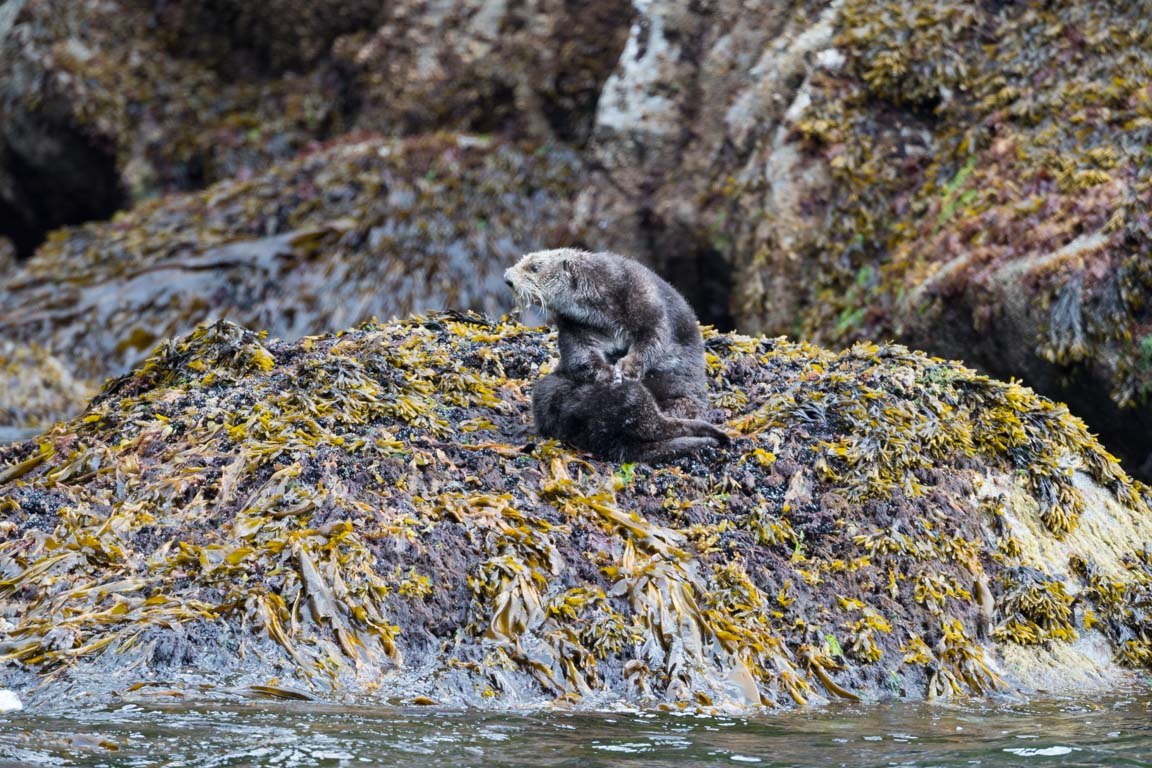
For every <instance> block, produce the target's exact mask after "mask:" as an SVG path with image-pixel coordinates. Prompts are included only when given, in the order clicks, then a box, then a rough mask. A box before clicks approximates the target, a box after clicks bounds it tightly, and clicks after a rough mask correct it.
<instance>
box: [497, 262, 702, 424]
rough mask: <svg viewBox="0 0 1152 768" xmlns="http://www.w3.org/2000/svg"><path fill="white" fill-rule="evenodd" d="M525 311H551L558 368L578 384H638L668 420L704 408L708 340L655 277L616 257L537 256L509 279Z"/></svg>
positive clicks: (675, 295) (683, 306) (510, 273)
mask: <svg viewBox="0 0 1152 768" xmlns="http://www.w3.org/2000/svg"><path fill="white" fill-rule="evenodd" d="M504 280H505V281H506V282H507V283H508V285H509V286H510V287H511V288H512V290H513V291H514V292H515V293H516V295H517V297H518V298H519V299H520V301H521V303H522V304H528V303H534V304H538V305H540V306H541V307H543V308H544V309H546V310H548V311H549V312H550V313H551V314H552V317H553V321H554V322H555V323H556V329H557V331H558V344H559V347H560V365H559V367H558V368H557V370H556V373H558V374H560V375H562V376H566V377H568V378H569V379H571V380H572V381H575V382H585V383H590V382H606V381H621V380H623V379H634V380H637V381H640V382H642V383H643V385H644V386H645V387H646V388H647V389H648V391H649V392H651V393H652V395H653V396H654V397H655V398H656V403H657V404H658V406H659V407H660V410H662V411H663V412H664V413H665V414H667V415H669V416H677V417H681V418H688V419H694V418H699V417H700V415H701V414H703V413H704V412H705V411H706V409H707V402H708V400H707V392H708V382H707V379H706V378H705V369H704V339H703V337H702V336H701V335H700V326H699V324H698V323H697V321H696V315H695V313H693V312H692V308H691V307H689V306H688V302H687V301H685V300H684V297H683V296H681V295H680V294H679V293H677V291H676V289H675V288H673V287H672V286H671V285H669V284H668V283H666V282H665V281H664V280H663V279H661V278H660V277H659V276H658V275H657V274H656V273H655V272H653V271H652V270H650V269H648V268H647V267H645V266H644V265H643V264H640V263H639V262H636V261H633V260H632V259H628V258H625V257H623V256H618V255H616V254H614V253H589V252H587V251H580V250H576V249H574V248H559V249H556V250H550V251H536V252H535V253H529V254H527V255H525V256H524V257H522V258H521V259H520V261H518V262H517V263H516V265H515V266H513V267H511V268H510V269H508V270H507V271H505V272H504Z"/></svg>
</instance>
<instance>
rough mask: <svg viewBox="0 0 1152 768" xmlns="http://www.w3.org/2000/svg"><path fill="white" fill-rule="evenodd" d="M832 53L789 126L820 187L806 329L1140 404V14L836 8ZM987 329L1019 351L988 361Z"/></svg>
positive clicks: (1143, 325)
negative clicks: (935, 353) (1088, 380)
mask: <svg viewBox="0 0 1152 768" xmlns="http://www.w3.org/2000/svg"><path fill="white" fill-rule="evenodd" d="M835 42H836V47H837V49H838V50H839V51H840V52H841V53H843V54H844V56H845V60H846V65H845V66H844V67H843V68H842V69H838V70H835V71H831V70H824V69H821V70H818V71H816V72H814V73H813V74H812V87H811V89H810V92H811V94H810V95H811V104H810V105H809V106H808V107H807V109H806V110H805V111H804V112H803V114H802V115H801V116H800V117H799V118H798V120H797V121H796V124H795V126H794V131H795V134H794V135H795V136H796V137H797V138H798V139H799V141H800V143H801V144H802V145H803V146H805V147H806V148H807V150H808V151H809V152H812V153H815V154H817V155H819V156H820V157H822V158H823V159H824V160H825V162H826V165H827V168H828V170H829V172H830V174H831V176H832V179H833V184H832V185H831V187H830V189H829V193H828V194H829V195H830V201H829V205H828V208H827V212H826V216H825V219H824V226H821V227H815V228H813V231H812V232H811V233H810V236H808V237H807V239H806V240H805V241H804V242H802V243H800V244H798V245H796V251H797V253H798V254H799V256H800V257H801V258H802V259H804V260H805V261H804V262H803V263H805V270H806V272H805V273H806V274H807V275H808V276H809V277H810V278H811V279H808V280H805V281H804V282H803V284H801V285H798V286H797V287H796V290H798V291H800V292H801V296H800V297H799V298H798V300H797V304H798V326H799V329H800V331H801V333H802V335H803V336H804V337H806V338H812V339H819V340H822V341H824V342H827V343H833V344H837V345H846V344H849V343H851V342H852V341H854V340H857V339H869V338H872V339H874V338H882V337H885V336H893V335H895V336H897V337H898V338H904V339H907V340H911V341H912V342H913V343H915V344H916V345H918V346H920V345H922V346H926V347H928V348H930V349H932V348H934V349H936V350H944V353H945V354H949V355H963V356H965V357H966V359H971V360H972V361H973V362H978V363H979V364H981V365H983V366H985V367H986V369H988V370H993V371H996V372H998V373H1000V374H1001V375H1004V376H1007V375H1009V374H1014V375H1025V374H1026V375H1028V376H1034V377H1035V378H1036V380H1037V383H1038V384H1039V383H1040V378H1041V375H1044V376H1054V377H1056V378H1058V377H1059V375H1065V376H1066V375H1067V374H1068V373H1069V372H1072V373H1076V372H1077V371H1083V370H1085V369H1087V370H1090V371H1091V373H1092V375H1093V376H1096V377H1099V379H1100V380H1102V381H1103V382H1104V385H1103V392H1102V394H1103V395H1104V396H1105V397H1107V395H1108V391H1109V390H1110V394H1111V398H1112V399H1113V400H1114V402H1115V403H1116V405H1117V406H1120V407H1129V406H1136V405H1140V404H1146V402H1147V399H1148V397H1149V395H1150V394H1152V317H1150V316H1149V304H1148V300H1147V298H1148V296H1149V293H1150V292H1152V269H1150V267H1149V263H1150V262H1149V259H1148V252H1149V250H1150V249H1152V229H1150V225H1149V216H1148V209H1149V205H1150V204H1152V163H1150V162H1149V160H1148V154H1147V147H1148V145H1149V143H1150V141H1152V92H1150V91H1149V88H1148V83H1149V81H1150V79H1152V53H1150V51H1152V44H1150V43H1152V23H1150V22H1149V19H1148V15H1147V7H1146V5H1145V4H1143V3H1082V2H1070V1H1068V0H1061V1H1059V2H1046V3H1038V2H1024V3H971V2H944V3H937V2H925V1H924V0H885V1H884V2H871V1H870V0H846V2H845V3H844V4H843V6H842V8H841V14H840V16H839V20H838V35H837V38H836V41H835ZM771 255H772V251H771V250H765V251H763V252H762V258H771ZM1021 297H1025V298H1023V299H1021ZM764 300H765V299H764V297H757V296H755V295H752V294H748V295H746V296H745V297H744V301H745V304H746V306H745V307H744V308H743V309H744V312H745V313H747V314H750V315H752V316H755V315H756V314H758V313H759V314H763V307H760V308H758V307H757V305H756V302H757V301H764ZM1006 318H1007V320H1006V321H1005V319H1006ZM942 326H943V331H942V328H941V327H942ZM958 329H970V330H967V331H963V332H962V331H961V330H958ZM782 330H788V331H792V330H793V329H792V328H788V329H782ZM988 333H995V334H1000V335H1003V336H1009V337H1011V338H1008V339H1004V338H1001V339H1000V340H999V341H1000V343H999V344H998V345H996V346H995V349H996V350H1003V349H1004V348H1006V347H1009V348H1016V347H1019V349H1020V350H1021V354H1019V355H1008V356H1004V355H1000V354H998V353H997V352H995V351H993V352H991V353H988V352H987V351H982V345H981V343H980V336H981V335H983V334H988ZM958 337H959V340H957V338H958ZM1017 337H1022V338H1021V339H1020V341H1018V342H1017V341H1014V340H1013V339H1015V338H1017ZM1029 355H1031V358H1029ZM1006 358H1007V359H1006ZM1021 358H1025V359H1027V360H1028V362H1027V363H1023V362H1021ZM1048 363H1051V364H1055V365H1056V366H1059V367H1061V369H1062V370H1063V371H1064V372H1065V373H1064V374H1051V373H1049V372H1048V371H1049V369H1048V368H1045V367H1044V365H1045V364H1048ZM1041 372H1043V373H1041ZM1047 384H1048V382H1045V385H1046V386H1047ZM1048 391H1049V394H1052V393H1053V392H1060V391H1061V390H1060V389H1059V384H1058V383H1056V384H1052V385H1051V386H1050V387H1049V389H1048ZM1075 394H1076V393H1075V391H1074V388H1073V389H1070V390H1069V394H1067V396H1068V397H1072V396H1074V395H1075ZM1085 410H1087V408H1085ZM1116 418H1117V419H1123V417H1122V416H1117V417H1116Z"/></svg>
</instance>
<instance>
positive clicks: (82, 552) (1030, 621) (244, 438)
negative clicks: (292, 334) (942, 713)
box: [0, 313, 1152, 709]
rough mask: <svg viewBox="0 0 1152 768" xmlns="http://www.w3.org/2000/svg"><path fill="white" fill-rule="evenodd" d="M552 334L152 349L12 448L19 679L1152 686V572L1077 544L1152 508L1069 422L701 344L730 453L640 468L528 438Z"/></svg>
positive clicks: (933, 370) (853, 372) (387, 331)
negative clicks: (1124, 675) (1057, 655)
mask: <svg viewBox="0 0 1152 768" xmlns="http://www.w3.org/2000/svg"><path fill="white" fill-rule="evenodd" d="M553 341H554V339H553V337H552V336H550V335H549V334H547V333H545V332H544V331H542V330H540V329H532V328H527V327H524V326H521V325H518V324H514V323H511V322H508V321H507V320H500V321H494V320H489V319H486V318H485V317H483V316H480V315H477V314H470V313H448V314H436V315H426V316H419V315H417V316H412V317H410V318H408V319H406V320H403V321H393V322H389V323H385V324H379V323H369V324H366V325H363V326H361V327H359V328H356V329H354V330H349V331H346V332H343V333H338V334H333V335H326V336H312V337H306V338H304V339H301V340H299V341H295V342H283V341H275V340H272V339H270V338H268V337H266V336H265V335H263V334H258V333H254V332H252V331H248V330H245V329H243V328H241V327H240V326H237V325H234V324H231V323H228V322H218V323H214V324H211V325H207V326H203V327H200V328H198V329H196V330H195V331H194V332H193V333H191V334H190V335H187V336H185V337H183V338H179V339H176V340H173V341H168V342H165V343H163V344H161V345H160V346H159V347H157V348H156V349H155V350H154V351H153V353H152V355H151V356H150V357H149V358H148V360H147V361H146V362H145V363H144V364H143V365H142V366H141V367H140V368H139V369H138V370H136V371H135V372H133V373H132V374H130V375H127V376H123V377H121V378H118V379H114V380H111V381H109V382H108V383H107V385H106V386H105V388H104V389H103V391H102V392H101V393H100V394H99V395H98V396H97V397H96V398H95V399H94V400H93V401H92V402H91V403H90V405H89V407H88V409H87V410H86V411H85V413H84V414H83V415H82V416H80V417H78V418H76V419H75V420H73V421H71V422H67V423H63V424H60V425H57V426H56V427H54V428H53V429H51V430H49V431H48V432H46V433H45V434H44V435H43V436H42V437H40V438H39V439H37V440H35V441H31V442H27V443H23V444H19V445H14V446H10V447H7V448H4V449H0V509H2V510H4V511H5V513H6V514H5V518H6V522H5V523H4V524H3V525H2V526H0V596H2V597H3V601H2V602H3V605H4V606H5V608H4V614H3V619H4V621H5V622H7V624H6V627H7V631H6V632H5V634H4V636H3V638H2V639H0V682H4V683H5V684H6V685H12V684H16V682H17V681H18V680H20V679H26V678H29V677H32V676H38V677H39V678H41V683H42V684H41V686H40V688H39V690H40V691H41V692H42V695H49V693H48V692H51V691H53V690H59V689H58V688H57V687H56V686H58V685H64V684H66V683H67V682H69V681H72V682H81V683H83V684H84V685H85V686H86V687H87V688H88V689H89V690H92V689H93V688H95V689H97V690H107V689H108V688H109V687H112V688H116V689H118V690H120V691H121V692H122V693H124V692H126V691H127V692H131V691H133V690H136V688H135V687H134V686H135V684H136V682H137V681H139V680H144V679H157V678H160V679H163V677H164V676H165V675H166V674H173V673H174V672H175V670H177V669H179V670H180V671H181V674H182V675H185V676H186V675H188V674H189V673H197V676H195V677H193V678H187V677H185V678H184V679H194V680H197V681H199V682H202V683H211V684H224V683H225V682H226V681H234V680H242V681H246V682H248V683H255V684H257V685H258V686H259V688H258V690H268V691H271V690H281V689H282V688H292V689H293V690H295V689H301V688H303V689H312V690H314V691H316V692H319V693H325V694H327V693H330V692H331V691H332V690H333V689H336V690H343V691H352V692H355V693H375V694H376V695H382V696H384V697H386V698H389V699H393V700H407V701H419V702H424V703H427V702H430V701H435V702H440V703H448V704H472V705H477V706H513V705H519V704H527V703H534V702H535V703H543V702H548V701H553V702H567V703H572V704H582V705H589V706H594V705H603V704H604V703H606V702H610V701H622V700H623V701H629V702H632V703H637V704H641V705H646V706H665V707H690V708H702V709H713V708H734V707H735V708H742V707H749V706H775V705H791V704H795V703H800V702H807V701H813V700H819V699H822V698H847V699H856V698H863V697H875V696H878V695H884V694H886V693H892V692H895V693H904V694H907V695H913V696H916V695H920V696H923V695H928V696H941V695H959V694H980V693H984V692H987V691H991V690H997V689H1001V688H1004V687H1010V686H1012V685H1013V680H1012V678H1011V675H1010V674H1009V673H1008V672H1006V671H1005V670H1004V669H1003V668H1002V667H1001V665H1000V662H999V661H998V653H997V645H996V644H995V643H994V642H993V640H992V639H989V638H990V637H994V638H995V640H997V641H998V642H1001V643H1021V644H1031V645H1030V646H1029V647H1036V648H1039V649H1040V650H1041V651H1042V650H1043V648H1044V647H1045V644H1047V643H1062V642H1067V641H1068V640H1069V639H1070V638H1072V637H1074V636H1075V635H1076V634H1077V633H1078V632H1085V631H1098V632H1102V633H1103V634H1104V635H1105V636H1106V637H1107V638H1108V639H1110V640H1111V642H1112V643H1113V644H1114V645H1115V647H1116V648H1117V651H1118V656H1119V657H1121V658H1122V659H1123V660H1125V661H1126V662H1128V663H1130V664H1133V665H1136V666H1142V667H1147V666H1148V665H1149V664H1150V663H1152V662H1150V659H1152V653H1150V652H1149V646H1148V643H1147V640H1146V638H1147V637H1148V636H1149V634H1148V629H1149V624H1148V617H1147V616H1146V615H1145V612H1144V609H1143V608H1142V607H1141V606H1142V605H1143V604H1144V603H1145V602H1146V599H1145V597H1143V596H1144V595H1145V593H1146V592H1147V590H1148V588H1149V587H1148V585H1149V583H1150V582H1149V579H1148V577H1147V572H1148V568H1147V563H1148V560H1147V558H1146V556H1145V555H1144V554H1143V552H1140V551H1135V549H1134V548H1133V547H1132V546H1131V545H1130V544H1129V543H1128V540H1127V539H1123V538H1122V537H1118V536H1104V535H1102V534H1099V533H1097V532H1096V524H1095V522H1093V524H1092V525H1088V524H1084V525H1078V523H1079V522H1080V521H1081V520H1088V519H1089V518H1091V516H1092V515H1093V514H1099V510H1096V509H1095V507H1094V506H1093V505H1095V504H1098V503H1100V502H1099V499H1097V498H1096V497H1095V496H1093V497H1091V499H1092V500H1091V503H1090V501H1089V496H1086V494H1089V491H1088V490H1085V489H1087V488H1089V487H1091V488H1096V489H1097V490H1096V491H1092V492H1091V493H1098V494H1102V495H1104V496H1107V497H1108V498H1110V499H1112V501H1110V502H1109V503H1110V504H1112V505H1113V506H1112V507H1111V508H1110V510H1109V513H1110V514H1111V515H1112V516H1113V519H1114V520H1123V521H1126V522H1125V525H1129V526H1130V527H1131V529H1132V530H1133V531H1135V532H1136V534H1135V535H1137V537H1140V536H1142V537H1143V538H1144V540H1148V539H1152V512H1150V510H1149V508H1148V502H1149V498H1150V497H1149V493H1148V489H1147V488H1145V487H1144V486H1142V485H1140V484H1139V483H1136V482H1134V481H1132V480H1130V479H1129V478H1128V477H1127V476H1126V475H1125V474H1124V472H1123V471H1122V470H1121V469H1120V467H1119V466H1118V464H1117V462H1116V461H1115V459H1113V458H1112V457H1111V456H1110V455H1109V454H1107V453H1106V452H1105V451H1104V450H1103V449H1102V448H1101V447H1100V446H1099V444H1098V443H1097V442H1096V441H1095V440H1094V439H1092V438H1091V437H1090V436H1089V435H1088V434H1087V433H1086V432H1085V431H1084V428H1083V425H1082V424H1081V423H1080V422H1079V421H1078V420H1077V419H1075V418H1074V417H1072V416H1070V415H1069V414H1068V413H1067V411H1066V410H1065V409H1063V408H1062V407H1060V406H1057V405H1055V404H1053V403H1051V402H1050V401H1048V400H1045V399H1044V398H1042V397H1039V396H1037V395H1035V394H1034V393H1032V392H1031V391H1029V390H1027V389H1025V388H1023V387H1020V386H1019V385H1016V384H1012V383H1003V382H997V381H994V380H991V379H988V378H986V377H983V376H979V375H977V374H975V373H974V372H972V371H971V370H969V369H966V368H964V367H962V366H960V365H958V364H955V363H949V362H945V361H942V360H939V359H935V358H930V357H927V356H925V355H923V354H919V353H914V352H910V351H908V350H907V349H905V348H903V347H900V346H896V345H875V344H857V345H855V346H854V347H852V348H851V349H849V350H847V351H845V352H843V353H833V352H829V351H826V350H822V349H820V348H817V347H814V346H810V345H807V344H795V343H790V342H787V341H784V340H782V339H753V338H749V337H744V336H739V335H735V334H717V333H715V332H708V333H707V334H706V344H707V348H708V366H709V376H710V378H711V380H712V390H713V392H712V394H713V397H714V402H715V404H716V405H717V406H718V407H720V408H722V409H723V410H724V411H725V413H726V415H727V424H728V426H729V428H730V429H731V430H733V431H734V432H735V433H738V435H739V437H738V438H737V439H736V440H734V442H733V444H732V445H731V446H729V447H726V448H723V449H710V450H707V451H704V452H701V453H700V454H697V455H694V456H691V457H685V458H683V459H680V460H678V461H676V462H674V463H668V464H665V465H653V466H638V465H623V466H621V465H615V464H611V463H606V462H602V461H598V460H595V459H593V458H590V457H588V456H586V455H582V454H579V453H576V452H573V451H572V450H570V449H568V448H566V447H565V446H563V445H560V444H557V443H555V442H551V441H539V440H537V439H536V438H534V437H533V436H532V433H531V429H530V424H529V419H530V417H529V412H530V389H531V384H532V382H533V381H535V380H536V379H538V378H539V372H540V369H541V367H542V366H545V365H547V364H548V362H549V357H550V347H551V345H552V343H553ZM1012 489H1015V490H1014V491H1013V490H1012ZM1117 499H1119V503H1118V502H1117ZM1021 500H1022V501H1021ZM1093 519H1094V518H1093ZM1013 537H1015V539H1016V540H1017V542H1018V545H1017V546H1016V547H1015V548H1013V547H1011V546H1008V544H1007V543H1006V542H1007V541H1008V540H1009V539H1011V538H1013ZM1037 542H1039V543H1040V544H1044V545H1051V546H1053V547H1058V548H1064V549H1060V550H1059V551H1064V550H1065V549H1070V550H1074V552H1075V556H1074V557H1072V561H1071V562H1064V560H1066V559H1067V557H1065V558H1064V560H1062V559H1061V558H1057V557H1051V556H1049V557H1045V556H1042V555H1040V554H1037V553H1038V552H1041V549H1040V548H1038V547H1039V544H1038V543H1037ZM1129 550H1132V551H1129ZM1122 560H1123V561H1124V562H1128V563H1129V564H1130V567H1127V568H1125V567H1119V566H1116V565H1115V563H1118V562H1121V561H1122ZM1072 595H1079V596H1080V603H1081V605H1083V606H1084V607H1085V609H1084V610H1078V609H1077V608H1075V607H1074V606H1073V604H1072V602H1071V596H1072ZM1089 609H1090V610H1089ZM993 626H994V627H995V630H994V632H990V631H989V630H990V629H991V628H992V627H993Z"/></svg>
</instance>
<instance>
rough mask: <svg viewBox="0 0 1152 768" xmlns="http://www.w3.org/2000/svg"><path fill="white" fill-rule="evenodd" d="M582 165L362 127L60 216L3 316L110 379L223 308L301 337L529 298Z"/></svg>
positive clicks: (560, 236) (550, 152)
mask: <svg viewBox="0 0 1152 768" xmlns="http://www.w3.org/2000/svg"><path fill="white" fill-rule="evenodd" d="M579 180H580V173H579V167H578V165H577V164H576V162H575V158H574V156H573V155H572V154H571V153H570V152H567V151H565V150H563V149H561V148H556V147H553V148H537V147H533V146H527V145H517V144H512V143H507V142H500V141H492V140H487V139H476V138H472V137H467V136H451V135H443V136H431V137H425V138H420V139H411V140H404V141H390V140H386V139H382V138H375V137H361V139H359V140H355V139H348V140H346V141H344V142H342V143H337V144H333V145H331V146H328V147H326V148H324V149H322V150H319V151H316V152H313V153H310V154H307V155H305V156H302V157H301V158H299V159H297V160H294V161H291V162H287V163H282V164H279V165H277V166H274V167H273V168H272V169H271V170H270V171H268V172H267V173H265V174H261V175H257V176H253V177H251V178H248V179H242V180H241V179H237V180H232V181H226V182H221V183H219V184H217V185H214V186H212V187H209V188H208V189H207V190H205V191H204V192H202V193H198V194H186V195H176V196H172V197H168V198H162V199H160V200H156V201H152V202H149V203H145V204H142V205H140V206H138V207H137V208H135V209H133V210H132V211H130V212H128V213H123V214H119V215H117V217H116V218H115V219H113V220H112V221H111V222H107V223H101V224H89V225H86V226H83V227H79V228H76V229H70V230H61V231H58V232H54V233H53V234H52V236H51V237H50V239H49V240H48V242H47V243H46V244H45V245H44V246H43V247H42V248H41V250H40V252H39V254H38V255H37V257H36V258H35V259H33V260H31V261H29V262H27V263H26V264H25V266H24V268H23V269H22V270H20V271H18V272H15V273H11V274H10V275H9V276H8V277H7V279H6V280H3V281H2V282H0V285H2V288H0V329H2V330H3V333H4V336H5V338H6V339H9V340H12V341H14V342H23V343H34V344H37V345H39V346H41V347H43V348H44V349H45V350H47V352H48V353H50V354H53V355H56V356H57V357H59V358H61V359H63V360H65V361H66V362H67V365H68V366H69V367H70V369H71V370H72V372H73V375H74V376H76V377H77V378H79V379H83V380H94V381H97V382H99V381H102V380H103V379H105V378H107V377H109V376H115V375H118V374H121V373H124V372H125V371H127V370H128V369H129V368H130V367H131V366H132V365H135V364H137V363H139V362H140V361H141V360H142V359H143V358H144V357H145V356H146V355H147V352H148V350H150V349H151V348H152V347H153V346H154V345H155V343H156V341H157V340H158V339H161V338H166V337H170V336H173V335H177V334H181V333H186V332H187V331H189V330H191V329H192V328H193V327H195V325H196V324H197V323H199V322H201V321H202V320H205V319H206V318H217V317H228V318H231V319H234V320H237V321H239V322H242V323H244V324H245V325H248V326H251V327H256V328H263V329H266V330H268V331H270V332H271V333H273V334H274V335H276V336H279V337H282V338H298V337H300V336H303V335H306V334H314V333H321V332H323V331H324V330H326V329H330V328H340V327H344V326H346V325H350V324H353V323H356V322H360V321H363V320H366V319H369V318H371V317H373V316H376V317H382V318H386V317H391V316H396V315H400V316H402V315H407V314H409V313H411V312H414V311H421V310H426V309H428V308H430V307H443V306H453V307H461V308H472V309H477V310H483V311H486V312H490V313H499V312H500V311H503V310H507V309H510V308H511V306H512V304H511V297H510V296H509V295H508V292H507V289H506V288H505V286H504V283H503V278H502V274H503V270H504V268H505V267H507V265H508V264H511V263H512V262H514V261H515V260H516V259H517V258H518V257H519V255H520V254H521V253H523V252H525V251H530V250H533V249H536V248H549V247H554V246H558V245H563V244H566V243H568V242H570V240H571V238H572V237H573V233H572V232H571V231H570V230H569V229H568V226H567V225H568V221H569V218H570V202H569V201H570V200H571V198H572V197H574V195H575V189H576V187H577V185H578V184H579ZM95 329H98V331H97V330H95ZM91 394H92V393H91V392H89V393H87V394H86V395H84V398H83V399H80V400H77V401H74V402H72V403H71V404H70V406H71V407H70V408H69V409H68V410H65V411H64V412H55V413H53V414H45V416H48V417H50V418H62V417H64V416H65V415H72V414H75V413H76V412H78V411H79V409H80V407H81V406H82V404H83V402H84V400H86V399H87V397H88V396H90V395H91ZM14 405H15V404H14ZM20 407H21V408H24V409H31V410H35V406H33V405H30V404H29V405H22V406H20ZM3 423H4V422H3V420H2V416H0V424H3Z"/></svg>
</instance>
